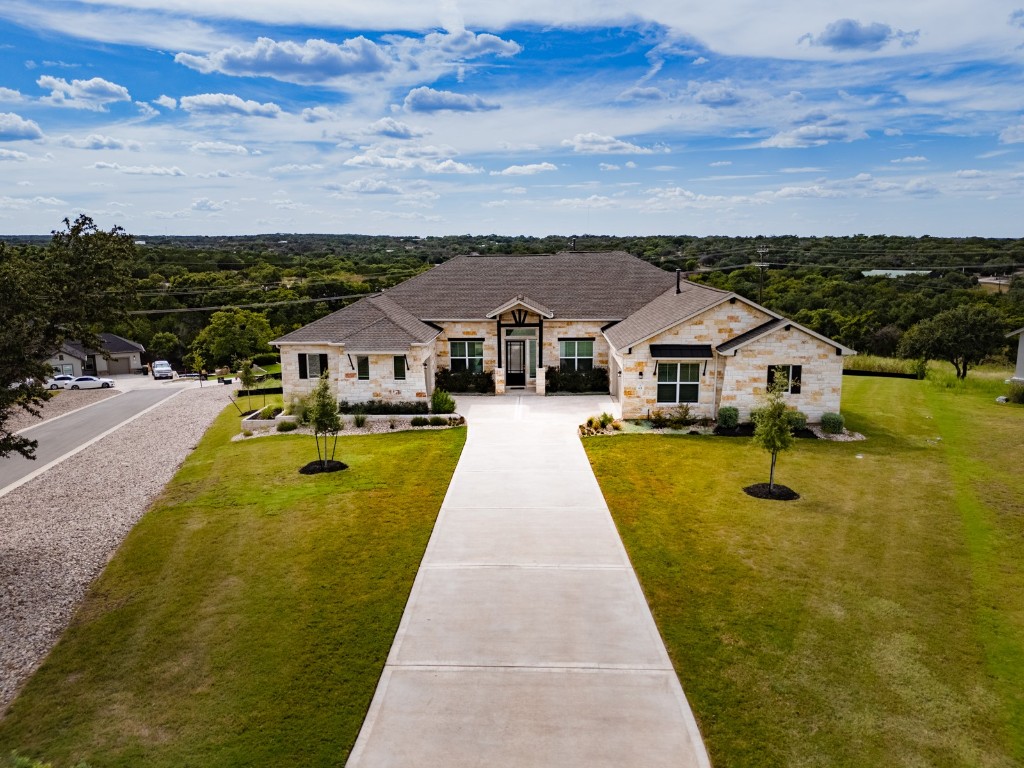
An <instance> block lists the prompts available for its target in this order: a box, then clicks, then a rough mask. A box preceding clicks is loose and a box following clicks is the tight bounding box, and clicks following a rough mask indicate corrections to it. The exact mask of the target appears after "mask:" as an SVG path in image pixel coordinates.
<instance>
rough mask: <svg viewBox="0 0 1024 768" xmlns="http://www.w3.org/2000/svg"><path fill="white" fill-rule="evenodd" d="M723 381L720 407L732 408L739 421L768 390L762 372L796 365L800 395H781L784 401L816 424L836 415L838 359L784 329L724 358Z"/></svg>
mask: <svg viewBox="0 0 1024 768" xmlns="http://www.w3.org/2000/svg"><path fill="white" fill-rule="evenodd" d="M724 359H725V362H726V365H725V377H724V386H723V391H722V397H721V402H720V403H719V405H720V406H722V405H731V406H735V407H736V408H738V409H739V411H740V418H741V419H747V418H749V417H750V411H751V409H752V408H756V407H757V404H758V398H759V397H760V396H761V395H763V394H764V392H765V389H766V388H767V386H768V369H769V368H771V367H774V366H776V365H800V366H803V369H802V371H801V373H800V394H796V395H794V394H788V395H786V402H787V403H788V404H789V405H790V406H792V407H793V408H796V409H797V410H799V411H802V412H803V413H805V414H806V415H807V418H808V420H810V421H812V422H817V421H820V420H821V415H822V414H823V413H828V412H836V413H838V412H839V408H840V400H841V399H842V393H843V358H842V357H841V356H840V355H837V354H836V348H835V347H834V346H832V345H831V344H826V343H825V342H823V341H820V340H819V339H816V338H815V337H813V336H810V335H808V334H806V333H804V332H803V331H801V330H799V329H797V328H795V327H792V326H791V327H790V330H788V331H787V330H785V326H783V327H782V328H778V329H776V330H775V331H773V332H772V333H770V334H768V335H767V336H765V337H764V338H762V339H759V340H758V341H755V342H752V343H751V344H748V345H747V346H745V347H742V348H741V349H739V350H737V352H736V356H735V357H726V358H724Z"/></svg>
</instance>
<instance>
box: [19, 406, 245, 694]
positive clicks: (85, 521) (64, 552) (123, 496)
mask: <svg viewBox="0 0 1024 768" xmlns="http://www.w3.org/2000/svg"><path fill="white" fill-rule="evenodd" d="M68 394H72V393H70V392H65V393H62V394H61V395H60V396H59V397H58V398H55V401H54V402H55V403H56V401H60V400H63V399H64V397H65V395H68ZM75 394H78V393H75ZM81 394H85V393H81ZM69 402H70V401H69ZM83 404H84V403H83ZM227 405H229V403H228V399H227V393H226V392H225V391H224V390H223V388H222V387H203V388H196V389H185V390H182V392H181V393H180V394H178V395H176V396H175V397H172V398H170V399H169V400H167V401H165V402H164V403H162V404H161V405H160V406H159V407H157V408H155V409H154V410H152V411H150V412H149V413H146V414H144V415H143V416H141V417H139V418H137V419H136V420H135V421H133V422H131V423H130V424H126V425H125V426H123V427H121V428H120V429H118V430H117V431H116V432H114V433H113V434H110V435H108V436H107V437H105V438H103V439H102V440H100V441H99V442H97V443H95V444H94V445H92V446H90V447H89V448H87V449H85V450H84V451H82V452H80V453H78V454H76V455H74V456H72V457H71V458H69V459H67V460H65V461H64V462H62V463H60V464H58V465H57V466H55V467H52V468H51V469H50V470H48V471H47V472H45V473H43V474H42V475H40V476H39V477H37V478H36V479H34V480H32V481H30V482H28V483H26V484H25V485H23V486H21V487H20V488H17V489H15V490H14V491H12V492H11V493H9V494H7V495H6V496H3V497H0V713H2V712H4V711H5V710H6V708H7V706H8V705H9V704H10V702H11V701H12V700H13V698H14V696H15V694H16V693H17V691H18V688H19V687H20V686H21V685H22V684H23V683H24V682H25V680H27V679H28V677H29V675H31V674H32V672H33V670H35V668H36V667H37V666H38V665H39V663H40V662H41V661H42V660H43V658H44V657H45V656H46V654H47V653H49V651H50V649H51V648H52V647H53V645H54V644H55V643H56V641H57V640H58V639H59V638H60V635H61V633H62V632H63V631H64V628H65V627H67V625H68V622H69V621H70V620H71V617H72V615H73V614H74V612H75V609H76V608H77V607H78V604H79V602H80V601H81V599H82V597H83V596H84V595H85V592H86V590H87V589H88V587H89V584H90V583H91V582H92V581H93V579H95V578H96V576H97V575H99V573H100V572H101V571H102V570H103V567H104V566H105V565H106V563H107V561H108V560H109V559H110V557H111V555H112V554H113V553H114V551H115V550H116V549H117V547H118V546H119V545H120V544H121V542H122V541H123V540H124V537H125V536H126V535H127V534H128V532H129V531H130V530H131V528H132V526H134V525H135V523H136V522H137V521H138V520H139V518H140V517H142V515H143V513H145V511H146V510H147V509H148V508H149V505H150V504H151V503H152V502H153V500H154V499H155V498H156V497H157V495H159V493H160V491H161V490H162V489H163V487H164V485H166V483H167V482H168V481H169V480H170V479H171V477H173V475H174V473H175V472H176V471H177V469H178V467H180V466H181V463H182V462H183V461H184V460H185V457H186V456H187V455H188V454H189V452H190V451H191V450H192V448H193V447H195V445H196V443H197V442H198V441H199V439H200V438H201V437H202V435H203V433H204V432H205V431H206V429H207V427H208V426H209V425H210V423H211V422H212V421H213V419H214V418H215V417H216V416H217V414H219V413H220V412H221V411H222V410H223V409H224V407H225V406H227Z"/></svg>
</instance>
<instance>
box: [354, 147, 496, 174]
mask: <svg viewBox="0 0 1024 768" xmlns="http://www.w3.org/2000/svg"><path fill="white" fill-rule="evenodd" d="M454 154H455V150H454V149H452V148H451V147H436V146H419V145H413V146H405V145H403V146H397V147H396V146H393V145H390V144H381V145H377V146H372V147H367V148H366V149H364V151H363V152H362V153H361V154H359V155H356V156H355V157H350V158H349V159H348V160H346V161H345V162H344V165H347V166H349V167H353V168H388V169H390V170H396V171H404V170H413V169H418V170H421V171H424V172H425V173H457V174H471V173H481V172H482V169H481V168H477V167H475V166H472V165H468V164H466V163H460V162H457V161H455V160H453V159H452V157H453V156H454Z"/></svg>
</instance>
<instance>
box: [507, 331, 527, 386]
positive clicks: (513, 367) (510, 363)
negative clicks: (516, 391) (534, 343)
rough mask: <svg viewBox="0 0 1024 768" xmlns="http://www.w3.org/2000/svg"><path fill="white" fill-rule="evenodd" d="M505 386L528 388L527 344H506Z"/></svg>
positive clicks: (517, 342)
mask: <svg viewBox="0 0 1024 768" xmlns="http://www.w3.org/2000/svg"><path fill="white" fill-rule="evenodd" d="M505 386H507V387H525V386H526V342H525V341H506V342H505Z"/></svg>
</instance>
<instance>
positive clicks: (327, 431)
mask: <svg viewBox="0 0 1024 768" xmlns="http://www.w3.org/2000/svg"><path fill="white" fill-rule="evenodd" d="M328 376H329V373H328V372H327V371H324V372H323V373H322V374H321V375H320V381H319V382H317V385H316V389H314V390H313V396H312V397H311V398H310V404H309V412H308V416H309V423H310V424H311V425H312V427H313V439H314V440H316V458H317V460H318V461H319V462H320V464H321V466H322V467H323V470H324V471H327V468H328V464H329V462H332V461H334V452H335V450H336V449H337V447H338V433H339V432H340V431H341V417H340V416H339V415H338V401H337V400H335V399H334V395H333V394H332V393H331V382H330V379H329V378H328ZM332 437H333V438H334V441H333V443H330V456H328V455H327V449H328V443H329V441H330V438H332ZM321 439H322V440H323V450H322V451H321V449H320V441H321Z"/></svg>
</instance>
